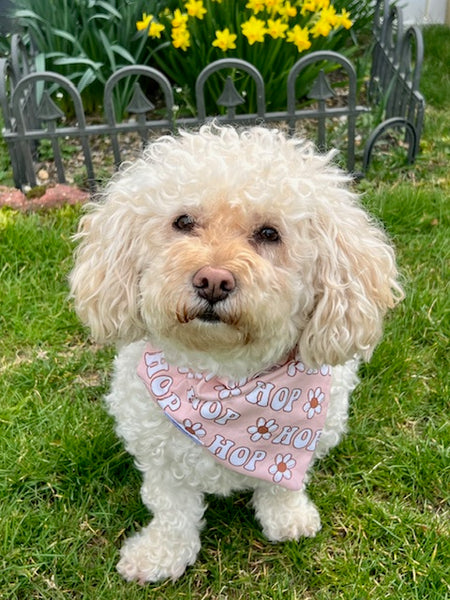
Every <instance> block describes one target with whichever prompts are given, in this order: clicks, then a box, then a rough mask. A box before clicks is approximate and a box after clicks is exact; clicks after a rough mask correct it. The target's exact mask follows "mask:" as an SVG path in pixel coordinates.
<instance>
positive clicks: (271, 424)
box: [247, 417, 278, 442]
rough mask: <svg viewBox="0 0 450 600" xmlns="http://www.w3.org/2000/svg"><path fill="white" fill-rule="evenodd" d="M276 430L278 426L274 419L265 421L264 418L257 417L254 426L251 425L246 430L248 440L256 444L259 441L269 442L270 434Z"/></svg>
mask: <svg viewBox="0 0 450 600" xmlns="http://www.w3.org/2000/svg"><path fill="white" fill-rule="evenodd" d="M277 429H278V425H277V424H276V422H275V419H269V420H268V421H266V419H264V417H259V419H258V420H257V421H256V425H252V426H251V427H249V428H248V429H247V431H248V432H249V433H250V439H251V441H252V442H258V441H259V440H260V439H263V440H269V439H270V438H271V436H272V433H273V432H274V431H276V430H277Z"/></svg>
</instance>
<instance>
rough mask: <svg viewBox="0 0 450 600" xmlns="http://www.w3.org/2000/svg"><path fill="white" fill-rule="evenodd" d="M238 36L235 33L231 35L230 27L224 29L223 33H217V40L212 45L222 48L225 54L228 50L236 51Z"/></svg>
mask: <svg viewBox="0 0 450 600" xmlns="http://www.w3.org/2000/svg"><path fill="white" fill-rule="evenodd" d="M236 38H237V35H236V34H235V33H230V30H229V29H228V27H226V28H225V29H223V30H222V31H219V30H217V31H216V39H215V40H214V41H213V43H212V45H213V46H216V47H217V48H220V49H221V50H223V51H224V52H226V51H227V50H234V49H235V48H236V44H235V43H234V42H235V41H236Z"/></svg>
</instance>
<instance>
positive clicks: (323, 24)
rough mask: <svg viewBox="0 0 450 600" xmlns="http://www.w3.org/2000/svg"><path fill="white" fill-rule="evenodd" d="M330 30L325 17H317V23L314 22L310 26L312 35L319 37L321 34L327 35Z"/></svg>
mask: <svg viewBox="0 0 450 600" xmlns="http://www.w3.org/2000/svg"><path fill="white" fill-rule="evenodd" d="M330 31H331V24H330V23H329V22H328V21H326V20H325V19H319V20H318V21H317V23H315V24H314V25H313V26H312V27H311V33H312V35H313V37H315V38H316V37H320V36H321V35H322V36H323V37H327V35H328V34H329V33H330Z"/></svg>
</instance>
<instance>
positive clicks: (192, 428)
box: [183, 419, 206, 438]
mask: <svg viewBox="0 0 450 600" xmlns="http://www.w3.org/2000/svg"><path fill="white" fill-rule="evenodd" d="M183 429H184V430H185V431H186V433H189V434H190V435H193V436H194V437H196V438H201V437H203V436H204V435H206V431H205V430H204V429H203V426H202V424H201V423H192V421H191V420H190V419H184V421H183Z"/></svg>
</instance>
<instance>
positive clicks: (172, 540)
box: [117, 523, 200, 584]
mask: <svg viewBox="0 0 450 600" xmlns="http://www.w3.org/2000/svg"><path fill="white" fill-rule="evenodd" d="M199 550H200V540H199V537H198V535H197V533H196V532H195V533H194V532H193V535H192V538H189V537H188V536H187V535H185V534H180V535H179V536H177V535H176V532H175V534H174V532H167V531H163V530H162V529H159V528H158V527H157V526H155V525H153V523H151V524H150V525H149V526H148V527H146V528H145V529H143V530H142V531H141V532H139V533H137V534H136V535H134V536H133V537H131V538H129V539H128V540H126V541H125V543H124V545H123V546H122V548H121V550H120V556H121V558H120V560H119V562H118V564H117V570H118V571H119V573H120V574H121V575H122V577H124V579H126V580H127V581H138V582H139V583H141V584H144V583H152V582H153V583H155V582H157V581H162V580H164V579H169V578H170V579H173V580H175V579H178V577H180V576H181V575H183V573H184V571H185V570H186V567H187V566H189V565H192V564H194V562H195V559H196V557H197V554H198V551H199Z"/></svg>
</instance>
